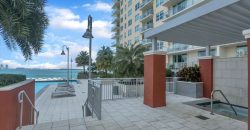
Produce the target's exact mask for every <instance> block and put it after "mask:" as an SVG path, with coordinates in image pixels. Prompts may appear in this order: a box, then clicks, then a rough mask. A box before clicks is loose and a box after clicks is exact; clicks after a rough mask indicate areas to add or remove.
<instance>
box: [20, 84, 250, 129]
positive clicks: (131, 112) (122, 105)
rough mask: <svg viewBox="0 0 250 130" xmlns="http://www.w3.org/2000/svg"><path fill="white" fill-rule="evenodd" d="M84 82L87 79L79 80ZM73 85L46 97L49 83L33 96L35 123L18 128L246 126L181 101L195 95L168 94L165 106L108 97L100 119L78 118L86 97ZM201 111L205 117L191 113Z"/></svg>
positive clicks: (238, 127)
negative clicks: (69, 93)
mask: <svg viewBox="0 0 250 130" xmlns="http://www.w3.org/2000/svg"><path fill="white" fill-rule="evenodd" d="M82 83H83V84H85V85H87V84H86V83H87V82H85V81H84V82H82ZM83 84H82V85H77V86H78V87H76V90H77V92H76V94H77V96H76V97H70V98H58V99H52V100H51V98H50V94H51V91H53V89H54V87H50V88H49V89H47V91H46V92H45V93H44V94H43V95H41V97H40V98H39V99H38V100H37V108H38V109H39V111H40V117H39V124H38V125H36V126H25V127H23V128H22V130H41V129H42V130H85V129H88V130H120V129H124V130H137V129H143V130H145V129H146V130H155V129H162V130H247V123H246V122H241V121H238V120H234V119H231V118H228V117H225V116H221V115H217V114H216V115H210V112H208V111H204V110H201V109H198V108H195V107H192V106H188V105H185V104H183V102H188V101H194V100H197V99H194V98H189V97H184V96H179V95H174V94H168V95H167V107H161V108H151V107H148V106H146V105H144V104H143V98H128V99H121V100H109V101H103V103H102V106H103V107H102V120H97V118H92V117H85V118H82V109H81V106H82V104H83V103H84V101H85V99H86V93H82V92H86V89H85V88H87V87H86V86H85V85H83ZM198 115H203V116H205V117H208V118H209V119H208V120H201V119H199V118H197V117H195V116H198Z"/></svg>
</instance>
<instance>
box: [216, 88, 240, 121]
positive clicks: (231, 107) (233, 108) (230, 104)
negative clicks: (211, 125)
mask: <svg viewBox="0 0 250 130" xmlns="http://www.w3.org/2000/svg"><path fill="white" fill-rule="evenodd" d="M215 92H220V94H221V95H222V96H223V97H224V99H225V100H226V101H227V103H228V104H229V105H230V107H231V108H232V110H233V111H234V113H235V115H236V116H237V115H238V114H237V112H236V111H235V109H234V108H233V105H232V104H231V103H230V102H229V100H228V99H227V98H226V96H225V95H224V93H223V92H222V91H221V90H213V91H212V93H211V115H213V114H214V112H213V95H214V93H215Z"/></svg>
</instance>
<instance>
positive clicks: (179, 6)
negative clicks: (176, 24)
mask: <svg viewBox="0 0 250 130" xmlns="http://www.w3.org/2000/svg"><path fill="white" fill-rule="evenodd" d="M186 7H187V0H183V1H182V2H180V3H178V4H177V5H174V6H173V14H176V13H178V12H180V11H182V10H183V9H185V8H186Z"/></svg>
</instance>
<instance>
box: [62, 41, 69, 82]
mask: <svg viewBox="0 0 250 130" xmlns="http://www.w3.org/2000/svg"><path fill="white" fill-rule="evenodd" d="M64 48H66V50H67V69H68V70H67V86H69V47H68V46H66V45H63V46H62V53H61V55H65V52H64Z"/></svg>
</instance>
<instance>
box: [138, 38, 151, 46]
mask: <svg viewBox="0 0 250 130" xmlns="http://www.w3.org/2000/svg"><path fill="white" fill-rule="evenodd" d="M140 44H143V45H151V44H152V39H143V40H141V41H140Z"/></svg>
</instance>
